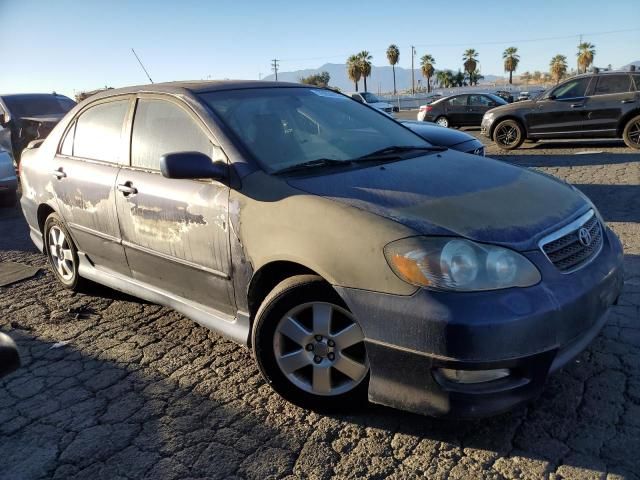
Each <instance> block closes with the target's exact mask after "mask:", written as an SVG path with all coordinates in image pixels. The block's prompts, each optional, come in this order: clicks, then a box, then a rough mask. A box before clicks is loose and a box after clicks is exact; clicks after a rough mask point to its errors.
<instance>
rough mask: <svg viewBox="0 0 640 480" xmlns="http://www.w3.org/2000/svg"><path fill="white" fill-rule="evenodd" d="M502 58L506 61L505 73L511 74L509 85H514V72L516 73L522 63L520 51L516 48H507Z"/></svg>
mask: <svg viewBox="0 0 640 480" xmlns="http://www.w3.org/2000/svg"><path fill="white" fill-rule="evenodd" d="M502 58H503V59H504V71H505V72H509V84H513V72H515V71H516V68H518V63H519V62H520V55H518V49H517V48H516V47H509V48H507V49H506V50H505V51H504V52H502Z"/></svg>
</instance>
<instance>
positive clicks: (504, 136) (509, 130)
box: [496, 125, 519, 147]
mask: <svg viewBox="0 0 640 480" xmlns="http://www.w3.org/2000/svg"><path fill="white" fill-rule="evenodd" d="M518 136H519V132H518V129H517V128H516V127H514V126H513V125H500V126H499V127H498V130H497V131H496V141H497V142H498V143H500V144H501V145H504V146H506V147H508V146H510V145H513V144H514V143H515V142H517V141H518Z"/></svg>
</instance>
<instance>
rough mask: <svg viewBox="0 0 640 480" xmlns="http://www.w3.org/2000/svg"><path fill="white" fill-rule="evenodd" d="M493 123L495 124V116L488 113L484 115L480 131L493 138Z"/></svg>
mask: <svg viewBox="0 0 640 480" xmlns="http://www.w3.org/2000/svg"><path fill="white" fill-rule="evenodd" d="M492 124H493V117H487V116H486V115H485V116H484V117H482V122H481V123H480V133H481V134H482V135H484V136H485V137H487V138H491V125H492Z"/></svg>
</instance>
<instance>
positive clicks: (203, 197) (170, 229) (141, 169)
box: [116, 97, 236, 314]
mask: <svg viewBox="0 0 640 480" xmlns="http://www.w3.org/2000/svg"><path fill="white" fill-rule="evenodd" d="M184 151H197V152H202V153H205V154H206V155H208V156H210V157H216V158H215V159H216V160H220V159H223V158H224V155H223V154H222V151H221V150H220V149H219V148H218V147H216V146H214V144H213V143H212V140H211V139H210V137H209V136H208V135H207V134H206V132H205V130H204V127H203V126H202V125H201V124H200V121H199V120H197V118H196V117H195V116H194V115H193V114H192V113H191V112H190V111H189V110H188V109H187V108H186V106H184V105H182V104H181V103H179V102H177V101H175V100H173V99H168V98H164V99H163V98H160V97H141V98H139V99H138V102H137V106H136V110H135V116H134V120H133V126H132V132H131V166H130V167H123V168H122V170H121V171H120V173H119V174H118V178H117V180H116V205H117V210H118V217H119V220H120V230H121V232H122V240H123V245H124V248H125V251H126V253H127V259H128V261H129V267H130V268H131V272H132V275H133V277H134V278H135V279H137V280H139V281H141V282H144V283H146V284H148V285H151V286H153V287H156V288H158V289H160V290H163V291H165V292H168V293H169V294H171V295H174V296H178V297H182V298H187V299H189V300H192V301H194V302H197V303H199V304H202V305H205V306H207V307H212V308H215V309H216V310H218V311H221V312H224V313H228V314H235V311H236V309H235V299H234V293H233V286H232V282H231V261H230V259H231V254H230V247H229V221H228V200H229V188H228V187H227V186H226V185H224V184H222V183H220V182H217V181H215V180H176V179H168V178H165V177H163V176H162V174H161V173H160V157H161V156H162V155H164V154H166V153H172V152H184Z"/></svg>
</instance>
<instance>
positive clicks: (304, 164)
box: [274, 158, 351, 174]
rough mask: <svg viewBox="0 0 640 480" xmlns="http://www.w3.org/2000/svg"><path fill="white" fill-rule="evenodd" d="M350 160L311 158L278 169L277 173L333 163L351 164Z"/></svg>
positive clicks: (331, 164) (326, 165)
mask: <svg viewBox="0 0 640 480" xmlns="http://www.w3.org/2000/svg"><path fill="white" fill-rule="evenodd" d="M350 163H351V161H349V160H336V159H335V158H316V159H315V160H309V161H307V162H302V163H298V164H296V165H291V166H290V167H285V168H281V169H280V170H276V171H275V172H274V173H275V174H280V173H290V172H297V171H300V170H307V169H309V168H318V167H328V166H333V165H349V164H350Z"/></svg>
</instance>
